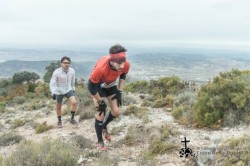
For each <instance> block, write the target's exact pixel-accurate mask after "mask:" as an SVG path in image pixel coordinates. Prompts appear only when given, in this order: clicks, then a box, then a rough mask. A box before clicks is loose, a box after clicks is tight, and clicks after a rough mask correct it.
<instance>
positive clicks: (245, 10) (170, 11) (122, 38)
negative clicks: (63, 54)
mask: <svg viewBox="0 0 250 166" xmlns="http://www.w3.org/2000/svg"><path fill="white" fill-rule="evenodd" d="M249 9H250V1H247V0H240V1H234V0H205V1H200V0H189V1H186V0H174V1H173V0H158V1H153V0H137V1H132V0H126V1H125V0H119V1H117V0H106V1H98V0H81V1H79V0H76V1H69V0H53V1H51V0H37V1H33V0H22V1H19V0H1V1H0V45H1V47H2V48H3V47H5V48H25V49H27V48H28V49H29V48H31V49H45V48H51V49H62V48H63V49H67V50H68V49H70V50H72V49H73V50H79V49H82V48H99V47H100V48H101V50H103V49H108V48H109V47H110V46H111V45H113V44H116V43H120V44H122V45H124V46H126V47H128V48H132V47H135V48H136V47H139V48H143V47H151V48H154V47H157V48H162V47H163V48H164V47H186V48H208V49H233V50H238V49H239V50H246V51H250V40H249V39H250V31H249V29H250V24H249V18H250V12H249Z"/></svg>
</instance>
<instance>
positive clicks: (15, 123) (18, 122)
mask: <svg viewBox="0 0 250 166" xmlns="http://www.w3.org/2000/svg"><path fill="white" fill-rule="evenodd" d="M25 123H26V122H25V121H24V120H22V119H15V120H14V121H13V128H17V127H20V126H23V125H25Z"/></svg>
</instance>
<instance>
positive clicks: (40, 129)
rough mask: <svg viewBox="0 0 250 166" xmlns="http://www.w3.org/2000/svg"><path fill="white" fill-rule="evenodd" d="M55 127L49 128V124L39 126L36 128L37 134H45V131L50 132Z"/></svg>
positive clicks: (44, 123)
mask: <svg viewBox="0 0 250 166" xmlns="http://www.w3.org/2000/svg"><path fill="white" fill-rule="evenodd" d="M52 128H53V126H48V125H47V122H43V123H42V124H39V125H38V126H37V127H36V133H37V134H38V133H43V132H45V131H48V130H50V129H52Z"/></svg>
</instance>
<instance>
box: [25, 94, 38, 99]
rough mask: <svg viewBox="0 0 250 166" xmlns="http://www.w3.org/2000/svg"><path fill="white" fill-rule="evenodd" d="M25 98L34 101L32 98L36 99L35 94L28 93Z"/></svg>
mask: <svg viewBox="0 0 250 166" xmlns="http://www.w3.org/2000/svg"><path fill="white" fill-rule="evenodd" d="M25 97H26V98H27V99H34V98H36V94H35V93H31V92H28V93H27V94H26V95H25Z"/></svg>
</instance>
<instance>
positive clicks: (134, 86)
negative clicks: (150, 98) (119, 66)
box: [123, 80, 148, 93]
mask: <svg viewBox="0 0 250 166" xmlns="http://www.w3.org/2000/svg"><path fill="white" fill-rule="evenodd" d="M123 89H124V91H126V92H132V93H135V92H137V93H147V92H148V82H147V81H145V80H143V81H136V82H132V83H129V84H128V85H126V86H125V87H124V88H123Z"/></svg>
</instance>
